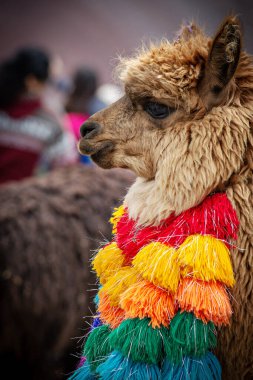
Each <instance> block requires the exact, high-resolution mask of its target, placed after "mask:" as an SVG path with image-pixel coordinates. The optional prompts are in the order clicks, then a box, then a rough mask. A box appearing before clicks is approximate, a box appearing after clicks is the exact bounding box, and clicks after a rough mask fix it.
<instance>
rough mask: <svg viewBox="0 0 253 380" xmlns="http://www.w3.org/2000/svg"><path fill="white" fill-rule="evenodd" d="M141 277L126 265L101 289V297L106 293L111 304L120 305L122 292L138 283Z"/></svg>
mask: <svg viewBox="0 0 253 380" xmlns="http://www.w3.org/2000/svg"><path fill="white" fill-rule="evenodd" d="M139 279H140V276H139V275H138V273H137V272H136V271H135V270H134V269H133V268H132V267H124V268H122V269H120V270H119V271H118V272H117V273H115V274H114V275H113V276H112V277H110V278H109V279H108V281H107V282H106V284H105V285H104V286H103V287H102V288H101V290H100V291H99V297H100V295H101V294H103V293H106V294H107V296H108V298H109V301H110V305H111V306H119V302H120V296H121V294H122V293H123V292H124V291H125V290H126V289H128V288H129V287H130V286H131V285H133V284H135V283H137V282H138V281H139Z"/></svg>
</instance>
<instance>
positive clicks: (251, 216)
mask: <svg viewBox="0 0 253 380" xmlns="http://www.w3.org/2000/svg"><path fill="white" fill-rule="evenodd" d="M119 73H120V77H121V79H122V81H123V83H124V85H125V90H126V94H125V96H124V97H123V98H122V99H121V100H119V101H118V102H117V103H115V104H113V105H112V106H111V107H109V108H108V109H105V110H103V111H101V112H99V113H97V114H96V115H94V116H93V117H92V118H91V119H90V121H88V124H89V123H93V122H96V123H98V124H100V131H99V132H98V133H97V134H96V135H94V136H89V135H87V136H86V137H84V138H83V139H81V141H80V145H79V149H80V151H81V152H84V153H85V152H88V151H89V153H91V154H92V157H93V158H94V160H95V161H96V162H97V163H98V164H99V165H100V166H102V167H105V168H107V167H126V168H129V169H131V170H133V171H134V172H135V173H136V174H137V176H138V178H137V180H136V182H135V184H134V185H133V186H132V187H131V188H130V190H129V192H128V194H127V196H126V198H125V203H126V205H127V206H128V208H129V212H130V216H131V217H133V218H134V219H136V220H137V222H138V223H139V224H143V225H149V224H159V223H160V221H161V220H162V219H163V218H166V217H168V216H169V215H170V214H171V213H172V212H175V213H180V212H182V211H183V210H185V209H188V208H190V207H192V206H195V205H197V204H198V203H199V202H201V201H202V200H203V199H204V198H205V197H206V196H207V195H208V194H210V193H211V192H213V191H226V193H227V195H228V197H229V199H230V200H231V201H232V203H233V205H234V206H235V208H236V211H237V214H238V217H239V220H240V234H239V240H238V242H237V245H238V248H237V249H235V250H234V252H233V253H232V260H233V265H234V272H235V276H236V286H235V288H234V289H233V310H234V315H233V319H232V323H231V326H230V327H228V328H226V329H222V331H221V332H220V337H219V347H218V350H217V351H218V356H219V358H220V360H221V363H222V366H223V379H226V380H231V379H234V380H241V379H251V378H253V351H252V347H253V338H252V336H253V335H252V333H253V327H252V316H253V292H252V286H253V279H252V265H253V257H252V254H253V237H252V232H253V183H252V168H253V136H252V120H253V63H252V58H251V57H250V56H249V55H248V54H246V53H245V52H241V29H240V24H239V22H238V20H237V19H236V18H235V17H229V18H227V19H226V20H225V21H224V23H223V24H222V26H221V27H220V28H219V30H218V31H217V34H216V36H215V38H214V39H210V38H207V37H206V36H205V35H204V33H203V32H202V31H201V30H200V29H198V27H197V26H195V25H192V26H191V27H190V28H189V27H185V28H184V29H183V31H182V32H181V36H180V37H179V39H178V40H177V41H175V42H174V43H169V42H168V41H166V40H165V41H162V42H161V44H160V45H158V46H154V45H151V46H150V48H149V49H142V50H141V51H139V52H138V53H137V55H136V56H134V57H133V58H128V59H124V60H122V62H121V64H120V67H119ZM147 99H152V100H155V101H156V102H160V103H163V104H166V105H168V106H169V107H171V108H173V109H174V112H173V113H172V114H171V115H170V116H169V117H166V118H165V119H154V118H153V117H151V116H150V115H149V114H148V113H147V112H145V110H144V107H143V104H145V102H146V101H147Z"/></svg>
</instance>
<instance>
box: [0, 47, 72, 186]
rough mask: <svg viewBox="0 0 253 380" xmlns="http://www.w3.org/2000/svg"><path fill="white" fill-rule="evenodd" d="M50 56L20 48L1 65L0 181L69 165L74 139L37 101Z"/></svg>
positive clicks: (47, 73)
mask: <svg viewBox="0 0 253 380" xmlns="http://www.w3.org/2000/svg"><path fill="white" fill-rule="evenodd" d="M49 67H50V60H49V56H48V55H47V53H46V52H44V51H43V50H40V49H37V48H24V49H20V50H19V51H17V53H16V54H15V55H14V56H13V57H11V58H10V59H7V60H6V61H5V62H3V63H2V64H1V65H0V183H4V182H7V181H10V180H21V179H23V178H26V177H29V176H32V175H34V174H38V173H42V172H45V171H48V170H50V169H52V168H55V167H58V166H62V165H66V164H69V163H73V162H75V161H76V160H77V152H76V148H75V144H74V140H73V137H72V136H71V135H70V134H69V132H67V131H64V129H63V127H62V126H61V123H60V121H59V120H58V119H57V117H56V116H55V115H54V114H53V113H52V112H50V111H48V110H47V109H46V108H45V107H44V106H43V105H42V96H43V91H44V89H45V86H46V82H47V80H48V77H49Z"/></svg>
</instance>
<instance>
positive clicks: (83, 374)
mask: <svg viewBox="0 0 253 380" xmlns="http://www.w3.org/2000/svg"><path fill="white" fill-rule="evenodd" d="M68 380H96V376H94V375H92V373H91V372H90V368H89V365H88V363H87V362H86V363H84V365H83V366H82V367H80V368H78V369H77V370H76V371H75V372H74V373H73V375H72V376H71V377H69V378H68Z"/></svg>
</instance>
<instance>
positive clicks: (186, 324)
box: [164, 312, 217, 363]
mask: <svg viewBox="0 0 253 380" xmlns="http://www.w3.org/2000/svg"><path fill="white" fill-rule="evenodd" d="M215 333H216V331H215V326H214V324H213V323H212V322H208V323H206V324H205V323H203V322H202V321H201V320H200V319H197V318H196V317H195V316H194V314H193V313H186V312H183V313H180V312H178V313H177V314H176V316H175V317H174V318H173V319H172V321H171V323H170V331H169V339H167V340H165V341H164V350H165V352H166V356H167V357H168V359H169V360H170V361H171V362H172V363H180V362H182V360H183V357H184V356H194V357H200V356H202V355H205V354H206V353H207V351H208V350H209V349H212V348H214V347H215V346H216V343H217V339H216V334H215Z"/></svg>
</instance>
